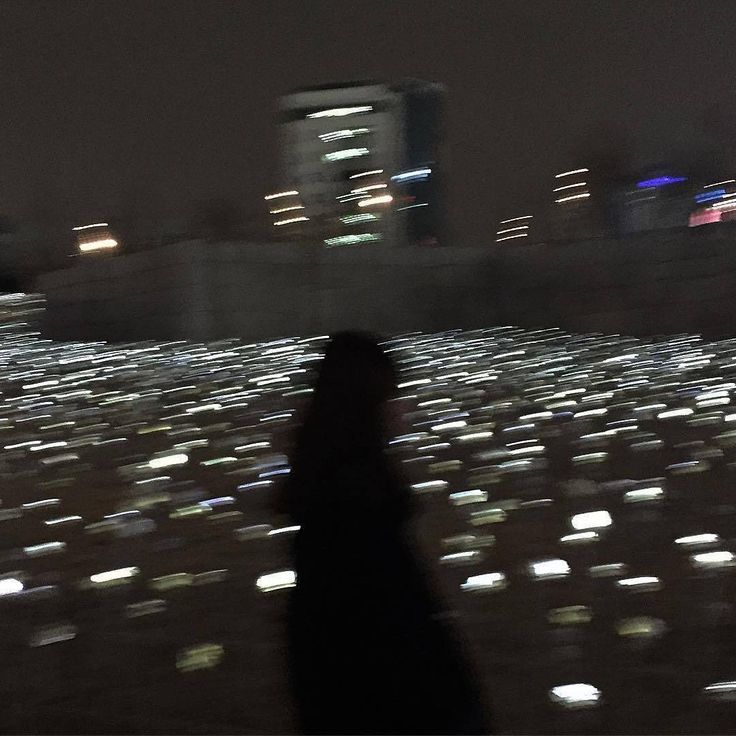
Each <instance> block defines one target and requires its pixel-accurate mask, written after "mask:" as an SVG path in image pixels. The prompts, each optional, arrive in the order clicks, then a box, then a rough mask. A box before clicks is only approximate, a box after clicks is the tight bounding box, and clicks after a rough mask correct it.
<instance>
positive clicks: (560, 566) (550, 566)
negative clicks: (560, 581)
mask: <svg viewBox="0 0 736 736" xmlns="http://www.w3.org/2000/svg"><path fill="white" fill-rule="evenodd" d="M528 570H529V573H530V574H531V575H533V576H534V577H535V578H560V577H565V576H567V575H569V574H570V565H568V564H567V562H566V561H565V560H560V559H553V560H539V561H538V562H530V563H529V565H528Z"/></svg>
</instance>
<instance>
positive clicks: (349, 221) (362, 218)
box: [340, 212, 380, 225]
mask: <svg viewBox="0 0 736 736" xmlns="http://www.w3.org/2000/svg"><path fill="white" fill-rule="evenodd" d="M379 217H380V215H375V214H373V213H371V212H366V213H364V214H358V215H345V216H344V217H341V218H340V222H342V223H344V224H345V225H354V224H355V223H356V222H369V221H371V220H377V219H379Z"/></svg>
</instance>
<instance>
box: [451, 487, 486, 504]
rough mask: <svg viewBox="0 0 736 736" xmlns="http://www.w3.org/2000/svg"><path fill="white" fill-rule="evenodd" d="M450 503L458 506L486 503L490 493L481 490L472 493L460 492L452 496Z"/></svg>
mask: <svg viewBox="0 0 736 736" xmlns="http://www.w3.org/2000/svg"><path fill="white" fill-rule="evenodd" d="M449 498H450V502H451V503H454V504H455V505H456V506H464V505H465V504H468V503H484V502H485V501H487V500H488V492H487V491H481V490H479V489H476V490H472V491H458V492H457V493H451V494H450V497H449Z"/></svg>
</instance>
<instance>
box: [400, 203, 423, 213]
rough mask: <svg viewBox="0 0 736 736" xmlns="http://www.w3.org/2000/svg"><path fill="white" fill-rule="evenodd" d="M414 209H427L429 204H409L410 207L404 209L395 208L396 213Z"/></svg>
mask: <svg viewBox="0 0 736 736" xmlns="http://www.w3.org/2000/svg"><path fill="white" fill-rule="evenodd" d="M414 207H429V202H419V203H418V204H410V205H407V206H406V207H397V208H396V211H397V212H402V211H403V210H411V209H413V208H414Z"/></svg>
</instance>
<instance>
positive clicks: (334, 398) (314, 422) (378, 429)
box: [280, 332, 397, 519]
mask: <svg viewBox="0 0 736 736" xmlns="http://www.w3.org/2000/svg"><path fill="white" fill-rule="evenodd" d="M396 383H397V375H396V369H395V368H394V365H393V363H392V361H391V359H390V358H389V357H388V355H387V354H386V353H385V352H384V351H383V350H382V349H381V347H380V345H379V343H378V340H377V339H376V338H375V337H373V336H371V335H368V334H364V333H360V332H341V333H338V334H336V335H334V336H333V337H332V339H331V340H330V341H329V343H328V344H327V346H326V348H325V353H324V358H323V360H322V362H321V363H320V365H319V368H318V371H317V377H316V381H315V383H314V393H313V394H312V399H311V402H310V404H309V406H308V408H307V411H306V414H305V416H304V421H303V423H302V425H301V427H300V428H299V429H298V430H297V433H296V436H295V444H294V447H293V448H292V451H291V452H290V461H291V474H290V476H289V478H290V480H289V482H288V483H287V484H286V486H285V489H284V493H283V494H282V497H281V501H280V503H281V508H282V510H284V511H286V512H287V513H289V514H290V515H291V516H292V517H293V518H295V519H300V518H301V514H302V513H304V509H305V508H306V506H308V504H309V498H310V495H309V491H308V490H307V489H308V488H316V489H318V488H319V487H320V483H321V479H322V478H324V477H325V474H329V472H330V469H331V468H334V467H336V466H340V465H346V464H347V465H348V466H352V465H353V464H355V463H362V462H364V461H368V462H369V463H374V462H378V463H381V462H383V461H384V459H385V458H384V455H383V448H384V445H385V443H386V440H387V439H388V434H389V433H390V432H391V431H392V430H393V426H392V421H391V413H392V412H391V411H390V410H389V407H390V406H391V403H392V402H391V399H392V398H393V397H394V395H395V393H396V390H397V386H396Z"/></svg>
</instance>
